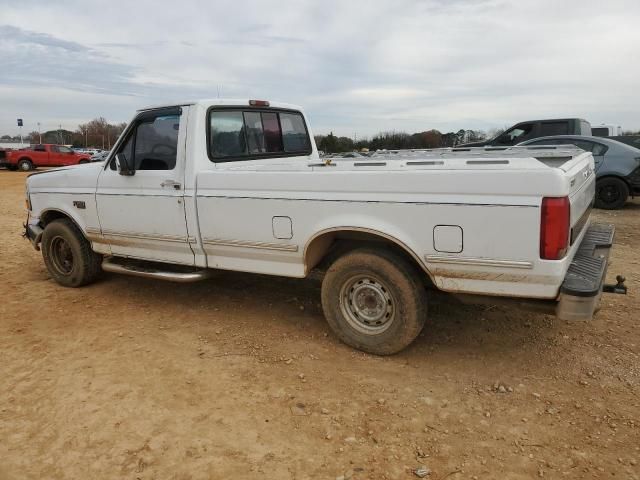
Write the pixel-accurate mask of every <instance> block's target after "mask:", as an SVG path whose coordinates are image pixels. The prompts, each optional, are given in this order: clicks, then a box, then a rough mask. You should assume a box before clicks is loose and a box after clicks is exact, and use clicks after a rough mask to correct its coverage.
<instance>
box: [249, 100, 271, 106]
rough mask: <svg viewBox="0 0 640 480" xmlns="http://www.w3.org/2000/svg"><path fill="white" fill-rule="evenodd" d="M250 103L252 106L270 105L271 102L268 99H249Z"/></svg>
mask: <svg viewBox="0 0 640 480" xmlns="http://www.w3.org/2000/svg"><path fill="white" fill-rule="evenodd" d="M249 105H251V106H252V107H268V106H269V102H268V101H267V100H249Z"/></svg>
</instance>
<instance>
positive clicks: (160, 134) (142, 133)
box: [134, 115, 180, 170]
mask: <svg viewBox="0 0 640 480" xmlns="http://www.w3.org/2000/svg"><path fill="white" fill-rule="evenodd" d="M179 130H180V117H179V116H178V115H165V116H161V117H155V118H154V119H153V120H152V121H150V122H143V123H140V124H139V125H138V127H137V128H136V140H135V151H134V164H135V169H136V170H173V169H174V168H175V167H176V157H177V153H178V131H179Z"/></svg>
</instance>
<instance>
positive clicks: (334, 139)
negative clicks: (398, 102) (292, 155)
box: [315, 129, 503, 153]
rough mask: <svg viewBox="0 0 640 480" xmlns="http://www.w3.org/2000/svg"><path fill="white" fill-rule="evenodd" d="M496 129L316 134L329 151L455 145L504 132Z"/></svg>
mask: <svg viewBox="0 0 640 480" xmlns="http://www.w3.org/2000/svg"><path fill="white" fill-rule="evenodd" d="M502 132H503V130H500V129H496V130H492V131H490V132H488V133H487V132H484V131H482V130H464V129H461V130H458V131H457V132H448V133H442V132H440V131H438V130H433V129H432V130H426V131H424V132H417V133H406V132H395V131H390V132H380V133H377V134H375V135H374V136H373V137H371V138H362V139H358V140H354V139H352V138H349V137H338V136H336V135H334V134H333V132H331V133H329V135H316V136H315V139H316V145H317V146H318V150H322V151H323V152H326V153H341V152H352V151H354V150H362V149H369V150H383V149H386V150H395V149H407V148H443V147H455V146H456V145H460V144H462V143H468V142H479V141H481V140H484V139H486V138H493V137H495V136H498V135H499V134H500V133H502Z"/></svg>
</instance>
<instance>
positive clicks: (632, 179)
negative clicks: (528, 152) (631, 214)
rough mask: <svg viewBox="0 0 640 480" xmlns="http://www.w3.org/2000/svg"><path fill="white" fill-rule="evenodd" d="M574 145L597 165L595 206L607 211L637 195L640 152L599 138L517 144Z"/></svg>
mask: <svg viewBox="0 0 640 480" xmlns="http://www.w3.org/2000/svg"><path fill="white" fill-rule="evenodd" d="M565 144H566V145H575V146H576V147H578V148H581V149H582V150H586V151H588V152H591V153H592V154H593V158H594V160H595V164H596V179H597V182H596V198H595V206H596V207H597V208H604V209H607V210H615V209H618V208H621V207H622V206H623V205H624V204H625V202H626V201H627V198H629V195H631V196H635V195H640V150H639V149H637V148H634V147H631V146H629V145H625V144H624V143H621V142H617V141H615V140H610V139H608V138H602V137H587V136H581V135H556V136H552V137H541V138H536V139H533V140H528V141H526V142H522V143H520V145H565Z"/></svg>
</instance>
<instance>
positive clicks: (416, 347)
mask: <svg viewBox="0 0 640 480" xmlns="http://www.w3.org/2000/svg"><path fill="white" fill-rule="evenodd" d="M98 285H100V288H101V290H102V289H104V290H105V292H106V293H105V295H107V296H109V297H113V300H111V301H114V302H117V301H119V300H116V299H122V298H123V296H127V297H128V298H129V300H130V301H131V302H133V303H134V304H136V303H140V304H144V305H147V306H148V305H149V304H152V305H154V306H155V308H154V311H155V309H158V310H159V311H164V312H166V311H179V312H180V315H181V317H182V318H190V319H191V318H193V319H197V321H198V324H199V327H202V328H206V327H207V323H208V322H209V321H211V319H212V318H214V317H215V318H216V321H217V322H218V323H217V324H218V325H221V324H222V325H223V327H224V328H228V329H234V328H237V325H234V322H236V321H237V319H238V318H243V319H248V320H254V319H255V323H254V322H253V321H249V322H245V323H244V326H243V328H246V329H250V330H249V331H248V332H247V333H248V334H251V335H260V334H262V333H264V329H265V328H269V327H271V328H272V329H273V330H275V331H277V332H283V331H284V332H291V333H293V334H297V333H300V331H301V330H302V331H303V332H304V333H305V334H308V335H310V336H311V335H313V336H315V337H319V336H322V335H323V334H324V333H328V332H330V329H329V326H328V325H327V323H326V321H325V319H324V315H323V312H322V307H321V304H320V288H321V280H320V279H319V278H310V279H304V280H301V279H290V278H283V277H273V276H265V275H257V274H248V273H238V272H231V271H217V272H215V274H214V276H213V278H211V279H209V280H206V281H203V282H199V283H194V284H174V283H169V282H162V281H156V280H150V279H141V278H135V277H125V276H119V275H106V274H105V276H104V281H102V282H100V284H98ZM98 285H96V287H97V286H98ZM109 303H110V301H109ZM186 328H188V327H186ZM211 328H213V327H211ZM253 329H255V331H251V330H253ZM557 329H558V322H556V321H555V320H554V319H553V318H552V317H549V316H546V315H543V314H538V313H531V312H525V311H516V310H511V309H508V308H506V307H498V306H487V305H478V306H475V305H462V304H457V303H449V302H447V301H442V300H438V301H437V302H433V303H431V304H430V307H429V315H428V318H427V322H426V325H425V329H424V330H423V332H422V333H421V335H420V336H419V337H418V338H417V339H416V341H415V342H414V343H413V344H412V345H411V346H410V347H409V348H408V349H406V350H405V351H404V352H403V353H402V354H401V355H404V354H407V355H413V354H421V353H425V352H432V351H434V349H437V350H442V349H447V350H455V351H458V352H461V353H463V354H464V353H465V352H466V353H469V354H475V353H477V352H478V351H479V348H482V351H485V352H491V351H495V352H496V353H498V352H499V355H500V356H501V357H504V355H505V354H509V353H517V352H518V351H520V350H522V348H523V346H524V345H528V346H532V347H534V348H538V349H539V348H540V347H541V346H543V345H546V344H547V343H548V337H553V336H557ZM331 337H332V338H333V339H334V341H335V342H336V344H338V343H339V342H338V340H337V339H335V337H333V336H331ZM523 354H524V353H523Z"/></svg>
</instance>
